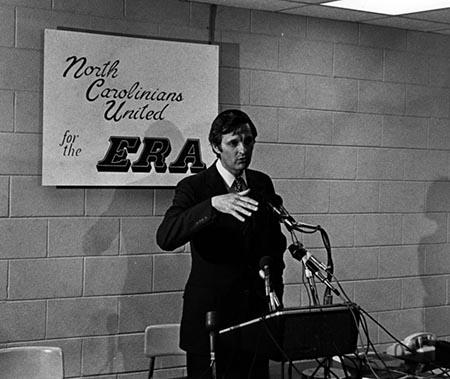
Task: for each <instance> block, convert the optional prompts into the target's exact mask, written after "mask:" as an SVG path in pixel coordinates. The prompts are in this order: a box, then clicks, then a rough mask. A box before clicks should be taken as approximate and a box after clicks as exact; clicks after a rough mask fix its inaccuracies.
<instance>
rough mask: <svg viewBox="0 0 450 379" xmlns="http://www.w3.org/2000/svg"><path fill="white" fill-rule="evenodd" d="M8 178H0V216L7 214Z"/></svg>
mask: <svg viewBox="0 0 450 379" xmlns="http://www.w3.org/2000/svg"><path fill="white" fill-rule="evenodd" d="M8 208H9V178H8V177H2V178H0V217H4V216H8V215H9V209H8Z"/></svg>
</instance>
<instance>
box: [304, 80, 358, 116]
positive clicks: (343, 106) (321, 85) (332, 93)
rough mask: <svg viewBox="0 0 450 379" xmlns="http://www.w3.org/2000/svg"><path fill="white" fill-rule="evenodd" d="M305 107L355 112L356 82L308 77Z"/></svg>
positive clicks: (356, 98) (356, 99) (356, 100)
mask: <svg viewBox="0 0 450 379" xmlns="http://www.w3.org/2000/svg"><path fill="white" fill-rule="evenodd" d="M306 85H307V91H306V106H307V107H308V108H316V109H329V110H336V111H356V110H357V106H358V82H357V81H356V80H352V79H342V78H326V77H321V76H308V77H307V79H306Z"/></svg>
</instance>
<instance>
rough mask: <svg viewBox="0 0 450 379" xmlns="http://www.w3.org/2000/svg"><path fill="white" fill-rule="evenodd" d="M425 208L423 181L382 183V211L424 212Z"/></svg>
mask: <svg viewBox="0 0 450 379" xmlns="http://www.w3.org/2000/svg"><path fill="white" fill-rule="evenodd" d="M424 208H425V185H424V184H423V183H417V182H384V183H380V211H381V212H386V213H389V212H422V211H423V210H424Z"/></svg>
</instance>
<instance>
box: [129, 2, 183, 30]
mask: <svg viewBox="0 0 450 379" xmlns="http://www.w3.org/2000/svg"><path fill="white" fill-rule="evenodd" d="M125 16H126V17H127V18H130V19H135V20H141V21H150V22H155V21H156V22H158V21H159V20H164V22H166V23H169V24H177V25H186V26H187V25H189V3H188V2H183V1H178V0H153V1H146V0H132V1H130V0H125Z"/></svg>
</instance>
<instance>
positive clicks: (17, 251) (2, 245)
mask: <svg viewBox="0 0 450 379" xmlns="http://www.w3.org/2000/svg"><path fill="white" fill-rule="evenodd" d="M0 235H1V236H2V238H1V239H0V258H4V259H7V258H38V257H45V256H46V254H47V253H46V247H47V221H46V220H39V219H11V218H7V219H0ZM24 236H26V238H24Z"/></svg>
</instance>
